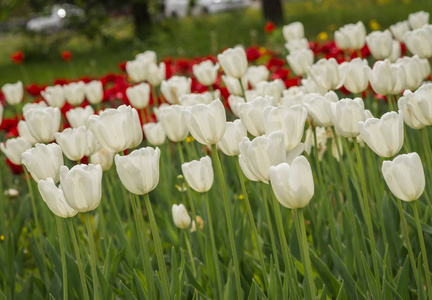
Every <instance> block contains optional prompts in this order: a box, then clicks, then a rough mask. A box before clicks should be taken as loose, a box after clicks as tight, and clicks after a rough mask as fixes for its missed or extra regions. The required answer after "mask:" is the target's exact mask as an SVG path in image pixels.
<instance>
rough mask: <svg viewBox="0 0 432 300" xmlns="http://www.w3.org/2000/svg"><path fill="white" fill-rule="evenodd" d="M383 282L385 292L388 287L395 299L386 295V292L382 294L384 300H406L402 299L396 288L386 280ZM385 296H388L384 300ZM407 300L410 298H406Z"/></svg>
mask: <svg viewBox="0 0 432 300" xmlns="http://www.w3.org/2000/svg"><path fill="white" fill-rule="evenodd" d="M383 281H384V284H383V290H384V287H386V288H387V289H388V290H389V291H390V292H391V293H392V294H393V297H391V294H388V295H386V294H385V293H384V292H383V293H382V294H383V295H382V299H383V300H385V299H399V300H404V298H402V297H401V295H399V293H398V292H397V291H396V290H395V289H394V287H392V286H391V284H390V283H389V282H388V281H387V280H386V279H385V278H384V279H383ZM384 296H386V297H385V298H384ZM405 299H408V298H405Z"/></svg>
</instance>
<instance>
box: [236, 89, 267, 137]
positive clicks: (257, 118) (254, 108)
mask: <svg viewBox="0 0 432 300" xmlns="http://www.w3.org/2000/svg"><path fill="white" fill-rule="evenodd" d="M270 105H271V104H270V101H269V100H268V99H266V98H263V97H257V98H255V99H254V100H253V101H252V102H248V103H241V104H238V105H237V112H238V114H239V117H240V119H241V121H242V123H243V125H244V126H245V127H246V129H247V130H248V131H249V133H250V134H252V135H253V136H260V135H263V134H264V133H265V129H264V117H263V112H264V109H265V108H266V107H267V106H270Z"/></svg>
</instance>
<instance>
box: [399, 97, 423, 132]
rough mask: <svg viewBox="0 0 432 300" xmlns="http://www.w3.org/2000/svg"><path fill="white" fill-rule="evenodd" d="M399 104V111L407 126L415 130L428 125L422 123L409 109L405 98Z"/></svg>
mask: <svg viewBox="0 0 432 300" xmlns="http://www.w3.org/2000/svg"><path fill="white" fill-rule="evenodd" d="M397 104H398V109H399V110H400V111H401V112H402V115H403V119H404V122H405V124H407V125H408V126H409V127H411V128H413V129H422V128H423V127H425V126H426V124H423V123H422V122H420V121H419V120H418V119H417V117H416V116H414V114H413V113H412V111H411V110H410V109H409V108H408V107H407V105H406V99H405V97H400V98H399V100H398V102H397Z"/></svg>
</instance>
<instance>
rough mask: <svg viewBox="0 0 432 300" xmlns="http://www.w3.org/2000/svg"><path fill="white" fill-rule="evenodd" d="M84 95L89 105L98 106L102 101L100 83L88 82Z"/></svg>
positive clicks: (95, 81)
mask: <svg viewBox="0 0 432 300" xmlns="http://www.w3.org/2000/svg"><path fill="white" fill-rule="evenodd" d="M84 90H85V95H86V98H87V100H88V102H90V103H91V104H98V103H101V102H102V99H103V94H104V91H103V86H102V82H100V81H99V80H93V81H90V82H89V83H87V84H86V85H85V88H84Z"/></svg>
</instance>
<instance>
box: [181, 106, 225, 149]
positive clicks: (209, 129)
mask: <svg viewBox="0 0 432 300" xmlns="http://www.w3.org/2000/svg"><path fill="white" fill-rule="evenodd" d="M183 114H184V120H185V122H186V126H187V127H188V130H189V132H190V133H191V134H192V136H193V137H194V138H195V139H196V140H197V141H198V142H199V143H201V144H203V145H208V146H210V145H214V144H216V143H217V142H219V140H220V139H221V138H222V136H223V134H224V133H225V127H226V115H225V108H224V106H223V104H222V102H221V101H220V100H219V99H216V100H214V101H213V102H212V103H210V104H197V105H193V106H188V107H185V109H184V110H183Z"/></svg>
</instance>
